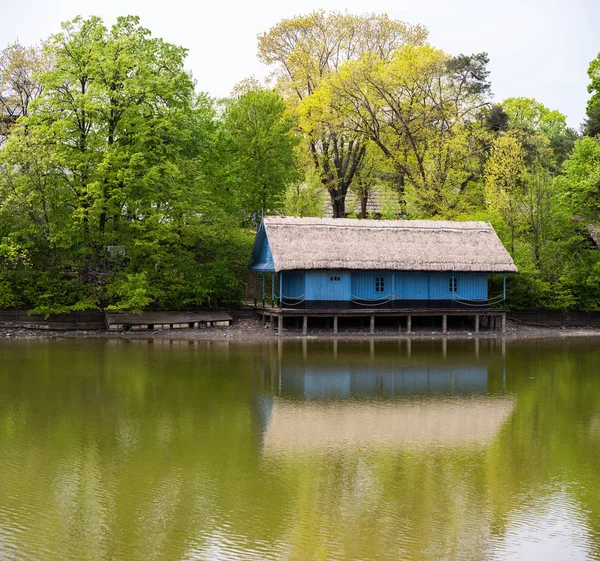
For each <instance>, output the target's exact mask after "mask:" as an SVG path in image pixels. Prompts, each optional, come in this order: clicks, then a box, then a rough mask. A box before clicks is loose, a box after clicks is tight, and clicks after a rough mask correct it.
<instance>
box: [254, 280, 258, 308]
mask: <svg viewBox="0 0 600 561" xmlns="http://www.w3.org/2000/svg"><path fill="white" fill-rule="evenodd" d="M257 291H258V273H254V305H255V306H256V302H257V294H256V293H257Z"/></svg>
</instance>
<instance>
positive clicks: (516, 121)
mask: <svg viewBox="0 0 600 561" xmlns="http://www.w3.org/2000/svg"><path fill="white" fill-rule="evenodd" d="M426 38H427V31H426V30H425V29H424V28H422V27H420V26H409V25H406V24H404V23H402V22H400V21H396V20H391V19H389V18H388V17H387V16H385V15H366V16H352V15H349V14H340V13H326V12H323V11H320V12H313V13H312V14H309V15H307V16H299V17H295V18H291V19H287V20H283V21H282V22H280V23H279V24H277V25H276V26H275V27H273V28H272V29H271V30H270V31H269V32H268V33H265V34H262V35H261V36H260V37H259V57H260V58H261V59H262V60H263V61H264V62H266V63H267V64H271V65H274V68H275V76H276V78H277V90H270V89H265V88H263V87H261V86H260V85H259V84H258V82H257V81H256V80H253V79H249V80H245V81H244V82H242V83H241V84H240V85H239V86H238V87H237V88H236V90H235V91H234V93H233V95H232V97H231V98H229V99H227V100H222V101H220V102H218V103H217V102H215V100H213V99H211V98H209V97H208V96H206V95H203V94H200V95H198V94H197V93H196V92H195V91H194V82H193V80H192V78H191V76H190V75H189V73H188V72H186V70H185V68H184V63H185V57H186V50H185V49H184V48H182V47H179V46H176V45H172V44H170V43H167V42H165V41H163V40H162V39H159V38H155V37H153V36H152V34H151V33H150V31H149V30H147V29H145V28H143V27H142V26H141V25H140V22H139V19H138V18H136V17H133V16H127V17H121V18H118V19H117V21H116V23H115V24H114V25H113V26H112V27H107V26H105V24H104V23H103V22H102V20H101V19H100V18H97V17H91V18H88V19H83V18H76V19H74V20H73V21H70V22H67V23H65V24H63V26H62V31H61V32H60V33H58V34H56V35H53V36H52V37H50V38H49V39H48V40H47V41H45V42H44V48H43V49H38V48H28V47H23V46H21V45H18V44H15V45H9V46H8V47H7V48H6V49H4V50H3V51H2V52H0V106H1V107H0V110H1V111H2V112H3V113H2V121H1V122H0V126H1V128H0V143H2V149H1V150H0V267H1V269H0V271H1V274H0V307H15V306H19V307H21V306H26V307H28V308H29V309H32V310H34V311H36V312H39V313H43V314H46V315H48V314H51V313H55V312H61V311H70V310H81V309H88V308H99V309H106V308H110V309H118V310H135V311H140V310H142V309H144V308H148V307H160V308H173V309H175V308H188V307H198V306H217V305H221V304H235V303H237V302H239V300H240V299H241V298H242V296H243V290H242V289H243V287H244V285H245V279H246V277H247V265H248V260H249V256H250V248H251V245H252V241H253V231H252V230H250V229H248V228H249V227H250V225H251V223H252V222H255V221H256V218H257V217H258V216H260V215H261V214H263V213H264V214H274V213H282V212H283V213H285V214H288V215H293V216H322V215H323V214H324V210H325V205H326V204H327V203H330V204H331V205H332V210H333V215H334V216H335V217H343V216H346V215H348V214H350V215H352V216H357V217H361V218H396V217H397V216H399V215H402V216H404V217H406V218H430V217H436V218H444V219H459V220H468V219H475V220H486V219H490V220H491V221H492V223H493V224H494V226H495V228H496V230H497V232H498V234H499V236H500V237H501V239H502V241H503V242H504V243H505V245H506V246H507V247H508V248H509V251H510V252H511V254H512V255H513V257H514V259H515V261H516V263H517V265H518V267H519V269H520V271H521V273H520V274H519V275H514V276H511V277H510V278H509V282H508V290H509V296H510V303H511V305H513V306H516V307H521V306H523V307H530V306H544V307H547V308H553V309H568V308H577V307H580V308H583V309H600V288H599V284H600V283H599V281H600V265H599V263H600V249H599V248H598V245H597V244H596V243H595V242H594V240H593V239H592V237H591V235H590V232H595V230H593V228H592V229H590V227H591V226H596V227H598V226H600V171H599V170H600V141H599V140H598V138H595V137H594V135H596V133H597V132H600V127H597V126H596V125H597V123H596V121H598V122H600V101H599V100H600V55H599V57H598V58H597V59H596V60H594V61H593V62H592V63H591V65H590V69H589V72H588V74H589V76H590V80H591V82H590V85H589V91H590V93H591V94H592V95H591V99H590V102H589V104H588V119H587V121H586V133H587V134H588V135H589V136H586V137H583V138H581V139H578V137H577V134H576V133H575V132H574V131H573V130H571V129H569V128H568V127H567V124H566V119H565V116H564V115H562V114H561V113H559V112H558V111H554V110H551V109H549V108H547V107H545V106H544V105H543V104H541V103H540V102H538V101H536V100H534V99H530V98H524V97H512V98H509V99H506V100H504V101H503V102H501V103H500V104H497V105H492V104H491V103H490V98H491V95H490V91H491V84H490V82H489V71H488V69H487V66H488V57H487V55H486V54H485V53H479V54H473V55H458V56H451V55H449V54H447V53H444V52H443V51H440V50H439V49H436V48H435V47H434V46H432V45H430V44H427V43H426ZM332 45H335V48H332ZM348 193H352V195H353V196H354V200H355V202H354V203H352V204H348V205H346V195H347V194H348ZM369 198H375V199H376V201H377V203H378V211H377V212H376V213H375V214H376V216H368V213H369V210H368V208H369V207H368V205H367V203H368V201H369ZM596 237H597V236H596Z"/></svg>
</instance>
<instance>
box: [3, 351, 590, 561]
mask: <svg viewBox="0 0 600 561" xmlns="http://www.w3.org/2000/svg"><path fill="white" fill-rule="evenodd" d="M599 476H600V340H572V341H544V342H527V343H525V342H506V343H503V342H502V341H500V340H493V341H492V340H490V341H487V340H482V341H479V342H477V341H472V340H471V341H460V342H457V341H454V342H453V341H442V340H438V341H421V342H418V341H412V344H411V343H409V342H407V341H401V342H381V341H375V342H374V341H368V340H367V341H359V342H341V341H340V342H335V343H334V342H312V341H308V342H306V341H304V342H302V341H293V342H284V343H281V342H279V343H265V344H262V345H242V344H238V345H236V344H227V343H206V342H200V343H199V342H168V341H155V342H154V343H152V342H148V341H33V342H30V341H19V342H8V343H2V344H0V560H2V561H5V560H10V561H12V560H32V561H46V560H52V561H54V560H61V561H62V560H124V561H136V560H143V561H150V560H211V561H212V560H219V561H220V560H235V561H238V560H239V561H242V560H243V561H246V560H260V561H263V560H275V559H276V560H290V561H292V560H302V561H304V560H309V561H312V560H356V561H358V560H360V561H368V560H382V561H393V560H418V561H428V560H442V559H448V560H454V559H465V560H509V559H510V560H519V559H523V560H537V559H539V560H543V561H547V560H554V559H555V560H561V561H562V560H567V559H575V560H582V559H600V477H599Z"/></svg>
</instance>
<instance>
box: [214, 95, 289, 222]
mask: <svg viewBox="0 0 600 561" xmlns="http://www.w3.org/2000/svg"><path fill="white" fill-rule="evenodd" d="M293 126H294V123H293V120H292V119H291V118H290V117H289V116H288V115H286V114H285V101H284V100H283V98H282V97H281V96H280V95H279V94H278V93H277V92H275V91H272V90H264V89H260V88H257V87H254V88H253V89H250V90H248V91H246V92H244V93H241V94H240V95H238V96H237V97H235V98H234V99H232V100H230V101H229V102H228V103H227V105H226V108H225V115H224V118H223V128H224V133H225V135H226V139H227V144H228V146H229V151H230V157H231V161H232V162H234V169H233V170H232V177H231V180H232V188H233V191H234V193H235V196H236V198H237V200H238V204H239V207H240V208H241V209H242V211H243V212H254V213H256V214H261V213H262V214H274V213H277V212H279V211H280V210H281V208H282V206H283V197H284V193H285V189H286V187H287V186H288V185H290V184H291V183H292V182H293V181H294V180H296V179H297V178H298V171H297V166H296V155H295V147H296V146H297V144H298V142H299V140H300V139H299V138H298V137H297V136H295V135H294V134H293V132H292V129H293Z"/></svg>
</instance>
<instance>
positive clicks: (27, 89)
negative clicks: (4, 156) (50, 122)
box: [0, 42, 50, 144]
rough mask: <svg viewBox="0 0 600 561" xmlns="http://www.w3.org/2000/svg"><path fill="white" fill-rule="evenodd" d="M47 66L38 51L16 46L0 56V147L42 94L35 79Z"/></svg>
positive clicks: (34, 48)
mask: <svg viewBox="0 0 600 561" xmlns="http://www.w3.org/2000/svg"><path fill="white" fill-rule="evenodd" d="M49 66H50V59H49V58H48V57H47V56H45V55H44V52H43V49H42V48H41V47H37V46H35V47H25V46H23V45H21V44H20V43H18V42H17V43H13V44H11V45H8V47H6V48H5V49H4V50H3V51H1V52H0V144H2V143H3V141H4V140H5V139H6V137H7V135H8V134H9V132H10V129H11V128H12V127H13V126H14V124H15V122H16V120H17V119H18V118H19V117H22V116H25V117H26V116H27V115H28V114H29V105H30V103H31V102H32V101H33V100H34V99H35V98H36V97H38V96H39V95H40V93H41V92H42V86H41V84H40V83H39V81H38V80H37V75H38V74H39V73H40V72H42V71H44V70H47V69H48V68H49Z"/></svg>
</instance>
